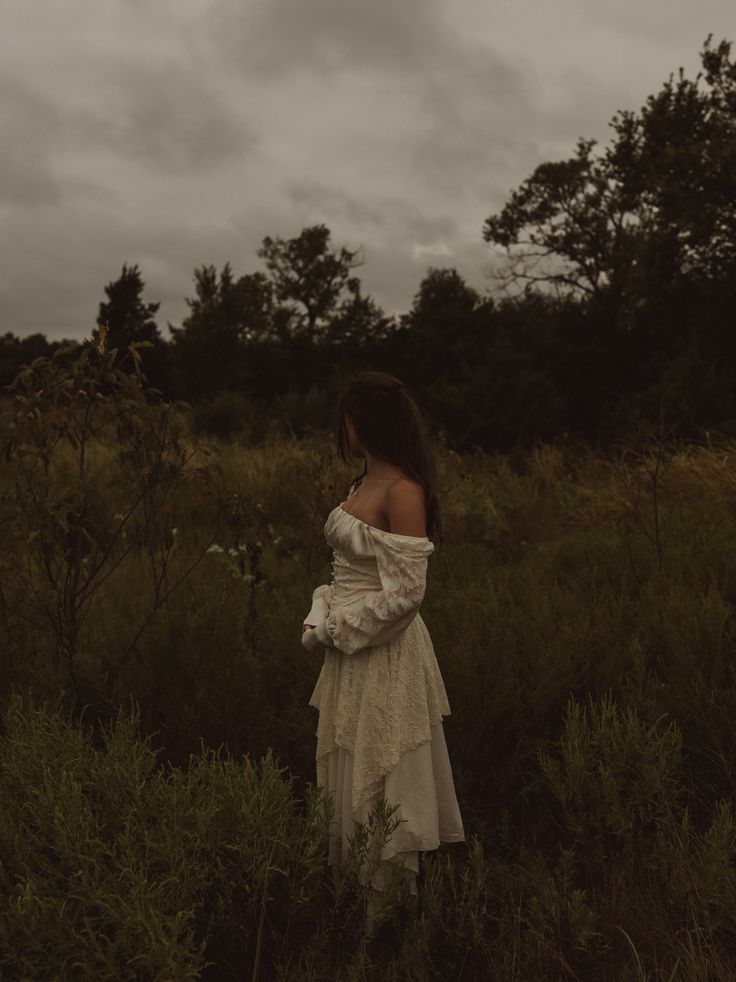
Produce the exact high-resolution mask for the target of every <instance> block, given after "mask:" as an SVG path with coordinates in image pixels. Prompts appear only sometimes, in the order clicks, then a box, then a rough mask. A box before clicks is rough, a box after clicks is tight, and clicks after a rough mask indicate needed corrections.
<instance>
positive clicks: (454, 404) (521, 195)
mask: <svg viewBox="0 0 736 982" xmlns="http://www.w3.org/2000/svg"><path fill="white" fill-rule="evenodd" d="M700 61H701V69H700V71H698V73H697V75H696V77H695V78H694V79H688V78H686V77H685V74H684V72H683V70H682V69H680V70H679V72H678V73H677V75H676V76H675V75H671V76H670V77H669V79H668V80H667V82H665V84H664V85H663V86H662V88H661V89H660V91H659V92H657V93H656V94H654V95H651V96H649V97H648V98H647V100H646V102H645V104H644V105H643V106H642V107H641V108H640V109H639V110H638V111H629V110H624V111H620V112H618V113H616V114H615V116H614V117H613V119H612V120H611V123H610V126H611V129H612V136H611V138H610V141H609V143H608V144H607V145H606V146H605V147H603V148H599V147H598V146H597V144H596V141H594V140H590V139H583V138H581V139H579V140H578V142H577V145H576V147H575V150H574V152H573V154H572V155H571V156H570V157H569V158H568V159H566V160H561V161H552V162H545V163H542V164H540V165H539V166H538V167H536V169H535V170H534V171H533V173H532V174H531V175H530V176H529V177H528V178H527V179H526V180H524V181H523V182H522V183H521V185H520V186H519V187H518V188H517V189H516V190H515V191H513V192H512V193H511V195H510V196H509V198H508V200H507V202H506V204H505V205H504V207H503V208H502V210H501V211H500V212H498V213H496V214H492V215H490V216H489V217H488V218H487V219H486V220H485V222H484V223H483V226H482V235H483V238H484V240H485V241H486V242H487V243H489V245H492V246H494V247H496V251H497V253H498V254H499V255H502V256H503V259H502V260H501V261H499V262H498V263H496V266H495V269H494V271H493V284H492V286H491V287H490V288H489V289H488V290H487V291H486V292H485V293H483V294H481V293H480V292H479V291H477V290H475V289H473V288H472V287H471V286H469V285H468V284H467V283H466V282H465V280H464V279H463V277H462V276H461V275H460V273H459V272H458V271H457V270H456V269H455V268H437V267H430V268H429V269H428V270H427V272H426V274H425V276H424V278H423V279H422V281H421V283H420V285H419V287H418V289H417V291H416V294H415V296H414V298H413V302H412V304H411V307H410V309H409V310H408V311H407V312H406V313H404V314H402V315H400V316H395V317H390V316H388V315H386V313H385V312H384V311H383V310H382V309H381V308H380V307H379V306H378V304H377V303H376V302H375V301H374V299H373V298H372V297H371V296H369V295H367V294H365V293H364V292H363V289H362V285H361V281H360V278H359V276H358V275H357V274H356V269H357V268H358V267H359V266H360V265H361V264H362V263H363V256H362V255H361V252H360V250H350V249H348V248H347V247H345V246H341V247H335V246H333V244H332V243H331V232H330V230H329V228H327V226H325V225H324V224H317V225H313V226H310V227H307V228H304V229H302V231H301V232H300V233H299V234H298V235H296V236H295V237H293V238H289V239H286V238H281V237H273V238H272V237H270V236H269V237H266V238H265V239H264V240H263V242H262V246H261V248H260V249H258V252H257V255H258V257H259V258H260V259H261V260H262V262H263V265H264V267H265V269H264V270H260V271H257V272H251V273H245V274H243V275H240V276H238V275H236V274H235V273H234V272H233V270H232V268H231V265H230V263H229V262H228V263H226V264H225V265H224V267H223V268H222V270H220V271H218V270H217V269H216V268H215V267H214V266H207V265H204V266H201V267H200V268H198V269H195V271H194V296H193V297H190V298H187V299H186V303H187V306H188V308H189V312H188V314H187V315H186V317H185V318H184V319H183V321H182V323H181V325H179V326H174V325H172V324H169V325H168V326H169V329H170V331H171V339H170V340H165V339H164V338H163V337H162V335H161V332H160V330H159V327H158V325H157V322H156V314H157V311H158V308H159V304H158V303H155V302H147V301H145V300H144V299H143V294H144V290H145V284H144V281H143V278H142V274H141V271H140V269H139V268H138V266H137V265H132V266H128V265H127V264H125V265H124V266H123V268H122V273H121V275H120V277H119V278H118V279H117V280H115V281H113V282H111V283H109V284H108V285H107V286H106V287H105V295H106V299H105V300H104V301H102V302H101V303H100V304H99V309H98V315H97V328H96V329H95V331H93V337H92V342H94V341H95V340H96V336H97V332H98V330H99V327H100V326H101V325H102V324H106V325H107V327H108V336H107V343H108V346H117V347H121V348H125V347H127V346H128V345H129V344H131V343H133V342H138V341H146V342H150V345H151V347H150V348H149V349H147V350H144V351H143V359H144V361H143V368H144V371H145V373H146V375H147V377H148V379H149V383H150V384H151V385H153V386H155V387H156V388H157V389H158V390H159V391H160V393H161V395H162V397H164V398H166V399H185V400H187V401H189V402H191V403H194V404H197V405H200V406H209V407H213V406H214V407H216V406H217V405H219V406H220V407H221V409H222V407H223V406H226V407H229V408H227V409H225V410H224V411H223V412H220V413H219V415H218V414H217V413H216V412H215V413H214V415H212V416H211V421H212V423H213V426H215V427H216V428H217V427H219V428H220V429H224V430H228V429H229V428H237V425H238V420H237V419H236V418H234V417H237V416H238V415H239V414H242V413H243V412H249V413H252V414H256V415H257V414H262V413H266V414H268V413H271V412H273V407H274V405H276V404H278V406H279V412H280V413H281V414H285V416H286V417H287V423H288V426H289V427H290V429H291V430H292V432H297V433H299V432H304V430H305V428H308V427H326V428H331V427H333V425H334V422H335V421H334V419H333V418H332V417H333V414H334V405H335V398H334V397H335V395H336V392H337V390H338V388H339V386H340V384H341V382H342V380H343V379H344V377H345V375H346V374H347V373H349V372H350V371H351V370H353V369H354V368H357V367H363V366H371V367H375V368H383V369H387V370H389V371H393V372H395V373H396V374H398V375H400V376H401V377H402V379H403V380H404V381H405V382H406V383H407V384H408V385H409V386H410V387H411V389H412V390H413V391H414V392H415V394H416V395H417V396H418V397H419V398H420V399H421V401H422V404H423V405H424V406H425V407H426V410H427V413H428V416H429V418H430V423H431V425H432V426H433V427H434V428H435V429H436V430H442V431H443V432H444V435H445V437H446V439H447V442H448V444H450V445H454V446H455V447H456V448H457V449H469V448H472V447H473V446H478V447H481V448H483V449H486V450H492V449H495V450H501V451H506V450H508V449H510V448H511V447H513V446H514V445H517V444H519V445H528V444H530V443H532V442H533V441H535V440H538V439H543V440H552V439H556V438H559V437H572V438H580V439H585V440H587V441H591V442H593V443H597V444H601V443H606V442H608V441H610V440H612V439H615V438H619V437H622V436H623V435H624V434H625V433H627V432H628V431H630V430H631V428H632V427H633V426H635V425H638V424H639V423H640V421H641V420H650V421H656V420H659V421H660V423H661V422H662V421H663V420H665V421H666V422H667V424H668V425H669V426H670V427H671V428H672V429H673V430H674V431H677V432H678V433H679V434H681V435H683V436H686V437H691V438H692V437H698V436H700V435H702V434H703V432H704V431H706V430H708V431H710V430H717V429H721V430H723V431H724V432H726V433H736V347H735V346H734V338H733V331H734V311H735V310H736V305H735V302H736V62H735V61H734V60H733V59H732V58H731V44H730V43H729V42H727V41H725V40H724V41H721V42H720V43H719V44H717V45H713V44H712V36H709V37H708V38H707V39H706V41H705V43H704V45H703V47H702V49H701V52H700ZM68 343H69V342H48V341H47V340H46V338H45V337H44V336H43V335H40V334H35V335H31V336H30V337H26V338H23V339H21V338H17V337H15V336H14V335H12V334H11V333H6V334H5V335H4V337H2V338H0V383H2V384H3V385H5V384H8V383H9V382H10V381H11V380H12V378H13V377H14V374H15V373H16V372H17V370H18V369H19V367H20V365H21V364H23V363H28V362H30V361H31V360H32V359H34V358H36V357H38V356H40V355H48V354H49V353H50V352H51V351H53V350H54V348H55V347H58V346H59V344H68ZM90 343H91V342H90ZM315 393H322V396H318V395H315ZM228 399H229V401H228Z"/></svg>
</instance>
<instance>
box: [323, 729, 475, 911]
mask: <svg viewBox="0 0 736 982" xmlns="http://www.w3.org/2000/svg"><path fill="white" fill-rule="evenodd" d="M430 732H431V734H432V737H431V739H430V740H429V741H428V742H427V743H424V744H422V745H421V746H420V747H417V749H416V750H410V751H408V752H407V753H405V754H404V755H403V756H402V757H401V758H400V759H399V763H398V764H397V766H396V767H395V768H394V769H393V770H392V771H391V772H390V773H388V774H386V775H385V777H384V778H383V793H382V794H379V795H377V796H376V797H375V798H373V799H371V800H370V801H368V802H367V803H366V804H364V805H363V806H362V807H361V809H360V811H359V812H358V814H355V815H354V814H353V813H352V807H351V795H352V787H353V755H352V754H351V753H350V751H349V750H346V749H345V748H344V747H338V748H337V749H336V750H333V751H331V752H330V753H329V754H328V755H327V759H326V761H325V768H324V772H323V773H324V774H325V777H326V790H327V791H328V792H329V793H330V795H331V796H332V798H333V801H334V817H333V823H332V826H331V830H330V832H331V834H330V845H329V855H328V860H327V862H328V865H329V866H333V867H340V866H343V865H344V863H345V860H346V858H347V855H348V849H349V846H350V838H351V837H352V836H353V835H354V833H355V830H356V822H361V823H366V822H367V821H368V817H369V813H370V810H371V808H372V807H373V806H374V804H375V802H376V801H377V800H379V799H380V798H383V799H384V800H385V801H386V802H387V804H388V805H389V806H394V805H397V806H398V809H397V811H396V812H395V814H394V816H393V820H392V824H393V823H395V822H396V820H397V819H398V820H399V822H400V824H399V825H398V826H397V828H396V829H395V831H394V832H393V833H392V835H391V837H390V839H389V840H388V841H387V842H385V843H384V844H383V845H382V848H381V850H380V862H379V863H378V865H377V869H376V870H375V872H373V873H372V875H371V885H372V886H373V888H374V889H376V890H384V889H385V888H386V887H387V885H388V883H389V882H390V881H391V878H392V875H393V872H394V869H395V867H397V866H399V867H403V870H402V873H401V874H399V875H404V876H406V878H407V879H408V881H409V889H410V891H411V893H412V894H416V893H417V887H416V876H417V873H418V872H419V853H420V852H427V851H429V850H432V849H437V848H438V846H439V845H440V843H441V842H464V841H465V833H464V830H463V823H462V819H461V817H460V809H459V807H458V802H457V797H456V795H455V785H454V782H453V778H452V769H451V766H450V758H449V755H448V753H447V744H446V743H445V735H444V730H443V727H442V722H441V721H440V722H438V723H436V724H434V725H433V726H431V727H430ZM377 845H378V839H377V838H376V839H375V840H374V843H373V846H374V850H373V851H374V856H375V854H376V853H377V852H378V849H377ZM376 858H377V856H376Z"/></svg>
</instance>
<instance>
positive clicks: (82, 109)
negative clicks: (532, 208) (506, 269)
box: [0, 0, 733, 337]
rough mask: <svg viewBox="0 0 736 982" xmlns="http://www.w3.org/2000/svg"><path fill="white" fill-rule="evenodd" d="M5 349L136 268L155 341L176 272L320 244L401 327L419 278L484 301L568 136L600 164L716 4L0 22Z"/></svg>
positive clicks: (180, 8)
mask: <svg viewBox="0 0 736 982" xmlns="http://www.w3.org/2000/svg"><path fill="white" fill-rule="evenodd" d="M3 16H4V27H3V32H2V35H0V66H2V68H0V95H1V96H2V99H0V138H2V144H3V153H2V155H0V215H2V218H3V227H4V233H5V234H4V254H3V266H2V268H0V331H3V330H12V331H14V332H15V333H16V334H26V333H31V332H33V331H43V332H44V333H46V334H47V335H48V336H49V337H59V336H62V335H66V336H78V337H82V336H83V335H84V334H85V333H88V332H89V331H90V330H91V327H92V326H93V323H94V317H95V315H96V311H97V304H98V303H99V301H100V299H102V296H103V288H104V285H105V284H106V283H107V282H109V281H110V280H111V279H114V278H116V277H117V275H119V272H120V269H121V267H122V264H123V262H127V263H133V262H137V263H138V264H139V266H140V268H141V272H142V274H143V278H144V280H145V282H146V298H147V299H149V300H160V301H161V304H162V306H161V309H160V311H159V314H160V317H159V323H160V324H161V326H162V330H163V331H164V333H166V330H165V324H166V321H167V320H168V321H171V322H172V323H174V324H178V323H180V321H181V319H182V318H183V317H184V316H185V315H186V312H187V307H186V304H185V302H184V298H185V297H186V296H189V295H191V293H192V289H193V286H192V272H193V269H194V267H195V266H199V265H202V264H205V263H207V264H209V263H212V264H214V265H216V266H217V267H218V268H222V266H223V265H224V263H225V262H227V261H229V262H231V263H232V265H233V269H234V270H235V271H236V272H237V273H242V272H248V271H252V270H254V269H258V268H262V265H261V263H260V261H259V260H258V258H257V256H256V249H257V248H258V246H259V245H260V243H261V241H262V239H263V237H264V236H265V235H281V236H285V237H290V236H293V235H297V234H298V233H299V231H300V229H301V228H302V227H304V226H305V225H311V224H316V223H317V222H324V223H325V224H327V225H328V226H329V227H330V229H331V232H332V241H333V243H334V244H335V245H341V244H345V245H347V246H348V247H350V248H356V247H358V246H361V245H362V246H363V248H364V252H365V260H366V261H365V265H364V266H363V267H361V269H360V271H359V272H360V276H361V279H362V280H363V283H364V287H365V289H366V291H367V292H370V293H372V294H373V295H374V297H375V298H376V301H377V302H378V303H379V304H381V306H383V307H384V309H386V310H387V311H390V312H391V311H402V310H406V309H407V308H408V306H409V304H410V303H411V299H412V297H413V295H414V294H415V292H416V290H417V288H418V285H419V282H420V280H421V278H422V276H423V275H424V273H425V272H426V270H427V268H428V267H429V266H455V267H456V268H458V270H459V271H460V272H461V273H462V275H464V276H465V278H466V279H467V280H468V282H470V283H471V284H472V285H474V286H476V288H484V287H485V286H490V283H489V281H488V280H487V279H486V277H485V274H484V270H485V268H486V267H487V266H488V263H489V260H490V259H491V254H490V252H489V249H488V246H487V245H486V244H485V243H484V242H483V240H482V224H483V221H484V220H485V218H486V217H488V215H489V214H491V213H492V212H494V211H496V210H499V209H500V208H501V207H502V206H503V204H504V201H505V200H506V197H507V195H508V194H509V192H510V191H511V190H513V189H514V188H515V187H517V186H518V184H519V183H520V182H521V181H522V180H524V178H525V177H527V176H528V175H529V173H530V172H531V171H532V169H533V168H534V167H535V166H536V165H537V164H538V163H540V162H542V161H543V160H548V159H554V158H559V157H562V156H567V155H569V154H571V153H572V152H573V150H574V144H575V140H576V139H577V138H578V137H579V136H589V137H593V138H596V139H598V140H599V141H600V142H601V143H605V142H606V141H607V139H608V137H609V135H610V131H609V129H608V122H609V120H610V118H611V116H612V115H613V113H614V112H615V111H616V110H617V109H622V108H631V109H637V108H639V106H641V104H642V103H643V102H644V100H645V99H646V97H647V95H648V94H650V93H651V92H655V91H657V90H658V89H659V87H660V85H661V84H662V82H663V81H664V80H665V79H666V77H667V75H668V74H669V73H670V72H672V71H676V70H677V68H678V66H679V65H680V64H683V65H684V66H685V68H686V71H688V73H689V74H690V75H691V76H692V75H693V74H694V73H695V71H697V69H698V67H699V66H698V57H697V55H698V51H699V49H700V46H701V45H702V42H703V40H704V38H705V36H706V34H707V33H708V32H709V31H711V30H712V31H713V32H714V35H715V40H716V41H718V40H719V39H720V38H721V37H724V36H726V37H728V32H729V31H731V32H732V31H733V14H732V0H702V2H701V3H699V4H698V5H697V6H696V7H693V5H692V4H690V3H689V2H687V0H651V2H650V3H649V4H647V5H645V6H643V7H642V5H641V4H640V3H639V2H638V0H636V2H635V0H603V2H602V3H599V4H596V5H590V4H586V3H584V2H583V0H560V2H559V3H557V4H554V5H550V4H542V3H540V2H539V0H515V2H514V4H513V5H512V4H505V5H502V4H494V5H489V4H488V2H487V0H456V3H455V4H452V5H450V4H447V3H446V2H443V0H401V2H398V3H397V2H396V0H375V2H373V3H370V4H369V3H366V2H365V0H361V2H357V0H308V2H305V0H248V2H247V3H243V2H242V0H207V2H205V3H202V0H157V3H156V4H144V3H143V2H142V0H136V2H131V0H110V2H109V3H105V4H95V3H93V2H92V0H68V2H67V3H65V4H64V5H59V6H57V5H47V9H46V10H45V11H44V14H43V17H39V16H38V11H37V10H36V9H35V8H34V7H33V5H28V4H27V2H26V0H6V3H5V5H4V14H3Z"/></svg>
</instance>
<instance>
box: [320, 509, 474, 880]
mask: <svg viewBox="0 0 736 982" xmlns="http://www.w3.org/2000/svg"><path fill="white" fill-rule="evenodd" d="M324 534H325V538H326V539H327V542H328V543H329V545H331V546H332V549H333V560H332V565H333V576H332V583H330V584H322V585H320V586H318V587H317V588H316V589H315V590H314V592H313V594H312V608H311V610H310V612H309V614H308V615H307V616H306V617H305V619H304V623H306V624H315V625H316V627H315V628H314V629H312V630H307V631H304V633H303V634H302V643H303V644H304V646H305V647H306V648H307V649H308V650H310V651H317V650H320V649H324V650H325V659H324V664H323V666H322V670H321V672H320V675H319V678H318V679H317V684H316V685H315V688H314V692H313V693H312V696H311V698H310V701H309V704H310V706H314V707H315V708H316V709H318V710H319V721H318V725H317V753H316V763H317V784H318V785H319V787H321V788H325V789H327V790H328V791H329V792H330V793H331V794H332V795H333V798H334V802H335V816H334V825H333V828H332V835H331V839H330V849H329V856H328V864H329V865H332V866H339V865H342V863H343V862H344V860H345V857H346V854H347V850H348V836H351V835H352V833H353V831H354V829H355V824H356V822H365V821H366V820H367V818H368V813H369V811H370V809H371V807H372V806H373V805H374V804H375V802H376V801H377V800H379V799H385V800H386V801H387V802H388V803H389V804H390V805H392V806H393V805H398V806H399V807H398V811H397V812H396V815H395V816H394V818H395V819H397V818H398V819H399V820H400V824H399V826H398V828H397V829H396V831H395V832H394V833H393V835H392V836H391V839H390V840H389V841H388V842H387V843H386V844H385V845H384V846H383V849H382V850H381V855H380V860H381V861H380V865H379V867H378V870H377V871H376V873H375V874H374V875H373V877H372V885H373V886H374V888H376V889H379V890H380V889H382V888H383V887H384V886H385V884H386V883H387V882H388V878H389V876H390V873H391V870H392V868H393V866H395V865H401V866H403V867H404V868H405V869H406V870H407V871H408V875H409V879H410V889H411V891H412V893H416V882H415V881H416V873H417V871H418V868H419V866H418V854H419V852H424V851H427V850H432V849H436V848H437V847H438V846H439V844H440V843H441V842H463V841H464V840H465V834H464V830H463V824H462V819H461V817H460V810H459V807H458V803H457V798H456V795H455V787H454V783H453V779H452V770H451V767H450V761H449V757H448V753H447V746H446V744H445V738H444V732H443V728H442V717H443V716H449V715H450V706H449V703H448V701H447V693H446V692H445V686H444V682H443V680H442V675H441V673H440V669H439V666H438V664H437V658H436V656H435V653H434V648H433V646H432V641H431V638H430V636H429V632H428V630H427V627H426V625H425V623H424V621H423V620H422V617H421V615H420V613H419V607H420V605H421V602H422V599H423V597H424V593H425V588H426V574H427V563H428V558H429V556H430V554H431V553H432V552H433V551H434V544H433V543H432V542H431V541H430V540H429V539H428V538H427V537H426V536H421V537H420V536H410V535H400V534H398V533H394V532H385V531H384V530H382V529H378V528H375V527H374V526H372V525H367V524H366V523H365V522H363V521H362V520H361V519H359V518H356V517H355V516H354V515H350V514H349V513H348V512H346V511H345V510H344V508H343V507H342V505H338V506H337V507H336V508H334V509H333V510H332V511H331V512H330V514H329V515H328V517H327V521H326V522H325V525H324Z"/></svg>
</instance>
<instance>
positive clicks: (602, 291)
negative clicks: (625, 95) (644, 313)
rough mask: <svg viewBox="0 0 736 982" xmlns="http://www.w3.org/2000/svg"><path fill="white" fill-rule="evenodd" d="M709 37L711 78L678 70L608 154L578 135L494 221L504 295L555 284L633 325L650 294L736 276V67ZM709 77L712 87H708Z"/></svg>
mask: <svg viewBox="0 0 736 982" xmlns="http://www.w3.org/2000/svg"><path fill="white" fill-rule="evenodd" d="M710 41H711V36H709V37H708V38H707V39H706V42H705V44H704V47H703V50H702V52H701V61H702V64H703V67H704V73H703V72H699V73H698V75H697V77H696V78H695V80H694V81H690V80H688V79H686V78H685V77H684V75H683V72H682V69H680V72H679V76H678V79H677V81H676V82H675V81H674V80H673V76H670V78H669V81H668V82H667V83H666V84H665V85H664V86H663V88H662V90H661V91H660V92H659V93H658V94H657V95H653V96H650V97H649V98H648V99H647V101H646V104H645V105H644V106H643V107H642V109H641V110H640V111H639V112H638V113H634V112H629V111H624V112H620V113H617V114H616V115H615V116H614V117H613V120H612V122H611V126H612V128H613V130H614V134H615V135H614V138H613V140H612V142H611V143H610V145H609V146H608V147H607V148H606V149H605V151H604V152H603V153H594V147H595V145H596V141H595V140H585V139H580V140H578V143H577V149H576V153H575V155H574V156H573V157H571V158H570V159H568V160H563V161H557V162H550V163H543V164H540V165H539V167H537V168H536V170H535V171H534V172H533V173H532V175H531V176H530V177H529V178H527V179H526V180H525V181H524V182H523V183H522V185H521V186H520V188H519V189H518V190H517V191H514V192H513V193H512V195H511V197H510V199H509V201H508V202H507V204H506V205H505V207H504V208H503V210H502V211H501V212H500V213H499V214H497V215H492V216H491V217H490V218H488V219H487V220H486V222H485V224H484V230H483V237H484V239H485V240H486V241H487V242H492V243H494V244H496V245H499V246H501V247H503V248H505V249H506V253H507V260H508V262H507V265H506V267H505V268H504V269H502V270H501V271H500V272H499V274H498V275H499V279H500V281H501V283H502V284H503V286H504V287H506V288H521V289H528V288H530V287H533V286H535V285H543V286H546V287H551V288H552V289H553V290H555V291H557V292H559V293H565V294H568V295H574V296H577V297H581V298H586V299H588V300H593V301H594V302H596V303H598V302H600V301H602V300H604V301H605V302H606V303H607V304H608V305H609V307H610V306H612V305H613V306H615V307H616V309H617V312H618V315H619V316H618V321H619V323H620V324H621V325H622V326H624V327H625V328H629V327H631V324H632V321H633V319H634V316H635V313H636V309H637V307H638V306H639V305H640V303H641V301H642V299H643V298H645V299H651V298H657V297H661V296H662V295H663V292H667V293H670V292H671V290H672V288H673V287H674V288H678V287H681V286H683V285H684V284H685V283H687V284H692V283H693V282H701V283H702V282H703V281H707V282H708V285H709V288H711V287H712V285H713V283H714V282H720V283H725V282H726V281H729V280H732V279H733V277H734V274H735V273H736V64H734V62H732V61H730V60H729V52H730V44H728V43H727V42H725V41H723V42H721V44H720V45H719V46H718V47H717V48H716V49H715V50H712V49H711V46H710ZM703 79H704V80H705V88H704V89H701V87H700V83H701V81H702V80H703Z"/></svg>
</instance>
